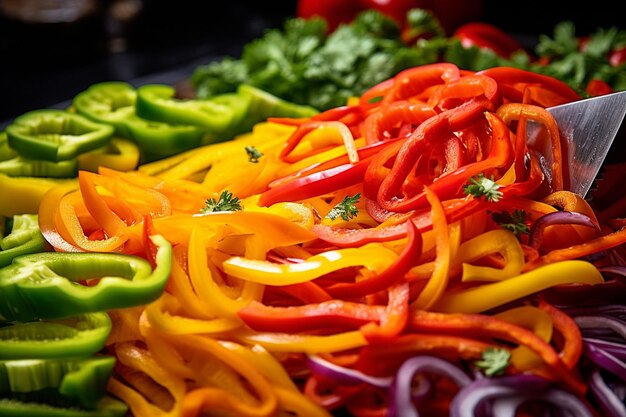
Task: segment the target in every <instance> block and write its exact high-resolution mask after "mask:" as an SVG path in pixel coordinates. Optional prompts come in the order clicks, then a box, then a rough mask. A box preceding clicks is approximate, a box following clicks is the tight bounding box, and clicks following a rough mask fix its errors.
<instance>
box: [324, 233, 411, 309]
mask: <svg viewBox="0 0 626 417" xmlns="http://www.w3.org/2000/svg"><path fill="white" fill-rule="evenodd" d="M399 226H403V227H404V229H405V231H406V233H407V239H408V241H407V243H406V246H405V247H404V249H403V250H402V253H401V254H400V256H399V257H398V259H397V260H396V261H395V262H394V263H393V264H392V265H391V266H390V267H389V268H387V269H385V270H384V271H383V272H382V273H381V274H379V275H377V276H375V277H372V278H368V279H364V280H361V281H358V282H351V283H339V284H335V285H333V286H331V287H328V288H326V291H327V292H328V293H329V294H330V295H332V296H333V297H334V298H347V297H350V298H358V297H361V296H363V295H367V294H373V293H375V292H378V291H382V290H384V289H385V288H389V287H391V286H392V285H393V284H395V283H397V282H400V281H401V280H402V279H403V277H404V274H406V273H407V272H408V270H409V269H411V267H413V266H414V265H415V263H416V262H417V260H418V259H419V256H420V254H421V253H422V235H421V234H420V233H418V231H417V228H416V227H415V224H413V222H411V221H409V222H406V224H405V225H399Z"/></svg>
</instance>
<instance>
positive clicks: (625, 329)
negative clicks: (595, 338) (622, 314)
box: [574, 315, 626, 339]
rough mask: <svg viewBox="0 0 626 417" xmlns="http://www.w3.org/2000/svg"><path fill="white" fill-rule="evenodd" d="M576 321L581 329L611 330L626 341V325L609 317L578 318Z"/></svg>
mask: <svg viewBox="0 0 626 417" xmlns="http://www.w3.org/2000/svg"><path fill="white" fill-rule="evenodd" d="M574 321H575V322H576V324H577V325H578V327H580V328H581V329H611V330H613V331H614V332H615V333H617V334H618V335H620V336H621V337H623V338H624V339H626V323H625V322H624V321H622V320H619V319H616V318H613V317H608V316H600V315H596V316H576V317H574Z"/></svg>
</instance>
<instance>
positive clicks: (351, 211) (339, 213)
mask: <svg viewBox="0 0 626 417" xmlns="http://www.w3.org/2000/svg"><path fill="white" fill-rule="evenodd" d="M360 198H361V193H356V194H355V195H354V196H352V197H350V196H348V195H347V196H345V197H344V198H343V200H342V201H341V203H339V204H337V205H336V206H335V207H333V208H332V209H331V210H330V211H329V212H328V214H327V215H326V217H327V218H329V219H331V220H335V219H336V218H337V217H341V218H342V219H343V220H345V221H348V220H350V219H351V218H353V217H356V216H357V214H359V209H358V208H356V206H355V204H356V203H358V202H359V199H360Z"/></svg>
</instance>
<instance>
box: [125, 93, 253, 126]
mask: <svg viewBox="0 0 626 417" xmlns="http://www.w3.org/2000/svg"><path fill="white" fill-rule="evenodd" d="M174 95H175V90H174V88H173V87H171V86H169V85H163V84H149V85H144V86H141V87H139V88H138V89H137V104H136V109H137V114H138V115H139V116H140V117H143V118H146V119H150V120H157V121H160V122H165V123H172V124H185V125H193V126H199V127H201V128H203V129H205V130H206V131H207V132H209V133H213V134H221V133H222V132H224V131H226V130H227V129H228V128H229V127H231V126H232V125H233V124H234V123H237V122H238V121H239V120H241V119H242V118H243V116H244V114H245V112H246V109H247V107H248V103H247V102H246V100H245V99H242V98H241V97H239V96H238V95H237V94H234V93H232V94H224V95H222V96H220V97H221V98H220V100H214V99H206V100H178V99H176V98H174Z"/></svg>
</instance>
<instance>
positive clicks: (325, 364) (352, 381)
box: [307, 355, 392, 388]
mask: <svg viewBox="0 0 626 417" xmlns="http://www.w3.org/2000/svg"><path fill="white" fill-rule="evenodd" d="M307 365H308V366H309V369H310V370H311V372H313V373H314V374H316V375H319V376H322V377H325V378H328V379H332V380H335V381H337V382H338V383H340V384H346V385H357V384H361V383H363V382H365V383H366V384H370V385H373V386H375V387H378V388H389V387H390V386H391V381H392V377H375V376H371V375H367V374H364V373H363V372H361V371H357V370H356V369H350V368H345V367H343V366H339V365H336V364H334V363H332V362H329V361H327V360H325V359H322V358H321V357H319V356H317V355H309V356H308V357H307Z"/></svg>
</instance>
